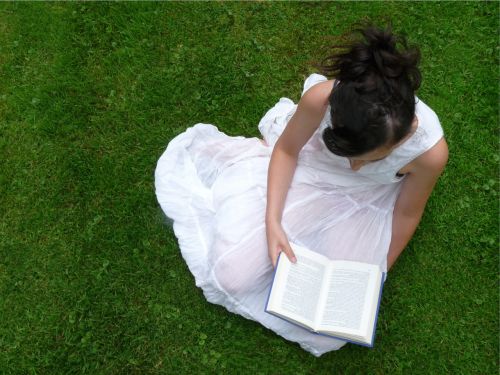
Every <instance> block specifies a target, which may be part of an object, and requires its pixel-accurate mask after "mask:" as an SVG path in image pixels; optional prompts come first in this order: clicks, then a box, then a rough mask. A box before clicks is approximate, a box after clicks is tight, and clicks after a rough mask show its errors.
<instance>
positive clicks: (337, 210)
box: [155, 74, 443, 356]
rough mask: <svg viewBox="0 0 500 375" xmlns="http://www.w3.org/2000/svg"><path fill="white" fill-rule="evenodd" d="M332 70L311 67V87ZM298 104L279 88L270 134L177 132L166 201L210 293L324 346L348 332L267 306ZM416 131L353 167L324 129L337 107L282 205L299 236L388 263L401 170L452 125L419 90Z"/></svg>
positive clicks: (268, 120)
mask: <svg viewBox="0 0 500 375" xmlns="http://www.w3.org/2000/svg"><path fill="white" fill-rule="evenodd" d="M324 80H327V78H326V77H325V76H323V75H320V74H311V75H310V76H309V77H308V78H307V79H306V81H305V83H304V89H303V92H302V94H304V92H305V91H306V90H307V89H309V88H310V87H311V86H312V85H314V84H316V83H318V82H321V81H324ZM296 107H297V105H296V104H295V103H294V102H293V101H292V100H290V99H288V98H284V97H283V98H280V100H279V101H278V103H276V105H275V106H274V107H272V108H271V109H270V110H269V111H267V113H266V114H265V115H264V117H263V118H262V119H261V121H260V122H259V124H258V127H259V130H260V132H261V134H262V136H263V137H264V139H265V140H266V142H267V143H268V145H267V146H266V145H263V144H262V143H261V142H260V141H259V139H258V138H245V137H242V136H237V137H231V136H228V135H226V134H224V133H222V132H220V131H219V130H218V129H217V128H216V127H215V126H214V125H211V124H203V123H198V124H196V125H194V126H192V127H189V128H188V129H187V130H186V131H185V132H183V133H181V134H179V135H178V136H176V137H175V138H174V139H172V140H171V141H170V143H169V144H168V146H167V148H166V150H165V152H164V153H163V154H162V155H161V157H160V159H159V160H158V164H157V167H156V170H155V187H156V195H157V198H158V202H159V204H160V205H161V208H162V209H163V211H164V212H165V214H166V215H167V216H168V217H170V218H171V219H172V220H173V228H174V232H175V235H176V237H177V238H178V241H179V248H180V250H181V253H182V256H183V258H184V259H185V261H186V263H187V265H188V267H189V269H190V271H191V273H192V274H193V276H194V278H195V282H196V285H197V286H198V287H200V288H202V290H203V293H204V295H205V297H206V299H207V300H208V301H209V302H211V303H215V304H219V305H222V306H224V307H226V308H227V310H229V311H231V312H233V313H236V314H240V315H242V316H244V317H245V318H247V319H252V320H255V321H257V322H259V323H261V324H262V325H263V326H265V327H267V328H269V329H271V330H273V331H274V332H276V333H277V334H279V335H281V336H282V337H284V338H285V339H287V340H290V341H294V342H297V343H299V344H300V346H301V347H302V348H303V349H305V350H307V351H309V352H311V353H312V354H313V355H315V356H320V355H322V354H324V353H326V352H329V351H332V350H337V349H339V348H341V347H342V346H343V345H345V343H346V342H345V341H343V340H338V339H334V338H329V337H324V336H320V335H316V334H314V333H310V332H308V331H307V330H305V329H302V328H300V327H297V326H295V325H293V324H291V323H288V322H286V321H284V320H283V319H280V318H277V317H275V316H273V315H271V314H268V313H266V312H265V311H264V308H265V304H266V301H267V296H268V293H269V288H270V285H271V281H272V276H273V267H272V265H271V262H270V259H269V257H268V252H267V242H266V233H265V223H264V217H265V207H266V189H267V169H268V164H269V160H270V156H271V152H272V147H273V146H274V144H275V142H276V140H277V139H278V137H279V136H280V134H281V132H282V131H283V129H284V128H285V126H286V124H287V122H288V120H289V119H290V117H291V116H292V114H293V112H294V111H295V109H296ZM416 114H417V117H418V119H419V125H418V128H417V131H416V132H415V133H414V134H413V135H412V137H411V138H409V139H408V140H407V141H406V142H405V143H403V144H402V145H400V146H399V147H398V148H396V149H395V150H394V151H393V152H392V153H391V154H390V155H389V156H388V157H387V158H385V159H383V160H381V161H377V162H373V163H370V164H367V165H365V166H363V167H361V169H360V170H358V171H352V170H351V169H350V165H349V161H348V160H347V159H346V158H343V157H339V156H336V155H334V154H332V153H331V152H330V151H329V150H328V149H327V148H326V146H325V145H324V143H323V141H322V139H321V132H322V130H323V129H324V127H325V126H329V124H330V122H329V120H330V119H329V110H327V111H326V113H325V117H324V119H323V121H322V123H321V125H320V127H319V128H318V130H317V131H316V132H315V133H314V134H313V136H312V137H311V139H310V140H309V141H308V142H307V144H306V145H305V146H304V148H303V149H302V151H301V152H300V154H299V160H298V164H297V169H296V171H295V175H294V178H293V181H292V184H291V186H290V190H289V192H288V195H287V199H286V202H285V209H284V212H283V221H282V224H283V227H284V229H285V231H286V233H287V235H288V238H289V239H290V240H291V241H294V242H296V243H297V244H299V245H303V246H305V247H308V248H310V249H311V250H314V251H317V252H318V253H321V254H324V255H326V256H328V257H329V258H331V259H346V260H359V261H364V262H369V263H373V264H378V265H380V266H381V268H382V270H383V271H386V270H387V252H388V249H389V244H390V240H391V231H392V212H393V208H394V204H395V201H396V199H397V195H398V193H399V190H400V188H401V182H402V180H403V179H404V177H396V173H397V172H398V170H400V169H401V168H402V167H403V166H404V165H406V164H407V163H408V162H409V161H411V160H412V159H414V158H415V157H417V156H418V155H420V154H421V153H423V152H425V151H426V150H428V149H429V148H430V147H432V146H433V145H434V144H435V143H436V142H437V141H438V140H439V139H440V138H441V137H442V136H443V131H442V128H441V125H440V123H439V120H438V118H437V116H436V114H435V113H434V112H433V111H432V109H430V108H429V107H428V106H427V105H426V104H424V103H423V102H422V101H421V100H418V98H417V105H416Z"/></svg>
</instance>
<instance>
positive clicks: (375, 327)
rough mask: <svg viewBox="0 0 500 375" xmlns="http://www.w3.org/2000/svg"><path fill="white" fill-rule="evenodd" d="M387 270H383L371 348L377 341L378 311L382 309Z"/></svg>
mask: <svg viewBox="0 0 500 375" xmlns="http://www.w3.org/2000/svg"><path fill="white" fill-rule="evenodd" d="M385 276H386V272H382V278H381V279H382V280H380V291H379V293H378V304H377V312H376V313H375V322H374V323H373V333H372V340H371V343H370V348H373V346H374V342H375V333H376V331H377V320H378V311H379V309H380V302H381V301H382V289H384V283H385Z"/></svg>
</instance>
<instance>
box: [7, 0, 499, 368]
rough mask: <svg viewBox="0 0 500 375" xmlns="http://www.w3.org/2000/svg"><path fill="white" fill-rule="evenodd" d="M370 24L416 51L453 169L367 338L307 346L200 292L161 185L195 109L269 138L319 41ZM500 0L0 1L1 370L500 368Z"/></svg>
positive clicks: (224, 126) (321, 49) (230, 130)
mask: <svg viewBox="0 0 500 375" xmlns="http://www.w3.org/2000/svg"><path fill="white" fill-rule="evenodd" d="M365 16H369V17H371V18H372V19H374V20H383V19H384V17H386V18H389V19H391V20H392V21H393V25H394V29H395V31H397V32H404V33H406V34H407V35H408V39H409V41H410V42H412V43H415V44H417V45H419V46H420V49H421V52H422V63H421V71H422V75H423V82H422V87H421V88H420V90H419V91H418V93H417V95H418V96H419V97H420V98H421V99H422V100H423V101H424V102H425V103H426V104H428V105H429V106H430V107H431V108H432V109H433V110H434V111H435V112H436V113H437V114H438V116H439V119H440V121H441V124H442V126H443V129H444V131H445V134H446V139H447V141H448V145H449V149H450V159H449V163H448V166H447V168H446V170H445V172H444V174H443V176H442V177H441V179H440V180H439V182H438V184H437V185H436V188H435V190H434V192H433V194H432V196H431V198H430V200H429V203H428V206H427V210H426V213H425V215H424V217H423V219H422V222H421V224H420V226H419V228H418V230H417V232H416V234H415V236H414V237H413V239H412V241H411V242H410V244H409V246H408V247H407V248H406V250H405V251H404V252H403V254H402V255H401V257H400V258H399V259H398V261H397V262H396V264H395V266H394V268H393V269H391V271H390V272H389V277H388V280H387V282H386V285H385V286H384V294H383V298H382V303H381V306H380V315H379V319H378V324H377V334H376V342H375V347H374V348H373V349H368V348H365V347H361V346H356V345H352V344H347V345H346V346H344V347H343V348H342V349H340V350H339V351H334V352H330V353H327V354H325V355H323V356H322V357H320V358H315V357H314V356H312V355H311V354H309V353H308V352H306V351H304V350H302V349H301V348H300V347H299V346H298V344H296V343H292V342H288V341H286V340H284V339H283V338H281V337H280V336H277V335H276V334H275V333H274V332H273V331H270V330H268V329H266V328H264V327H263V326H261V325H260V324H258V323H256V322H254V321H251V320H247V319H245V318H243V317H241V316H239V315H235V314H232V313H230V312H228V311H227V310H226V309H225V308H224V307H222V306H219V305H214V304H210V303H208V302H207V301H206V300H205V298H204V296H203V294H202V291H201V289H199V288H197V287H196V286H195V284H194V279H193V277H192V275H191V274H190V273H189V270H188V268H187V266H186V264H185V262H184V260H183V259H182V257H181V255H180V252H179V248H178V245H177V241H176V238H175V236H174V233H173V230H172V228H171V223H170V222H169V221H168V220H167V219H166V218H165V216H164V215H163V212H162V210H161V209H160V207H159V205H158V203H157V201H156V197H155V192H154V175H153V173H154V169H155V167H156V162H157V160H158V158H159V157H160V155H161V154H162V152H163V151H164V149H165V147H166V145H167V143H168V141H169V140H170V139H172V138H173V137H174V136H175V135H177V134H179V133H181V132H182V131H184V130H185V129H186V128H187V127H189V126H192V125H194V124H196V123H198V122H203V123H211V124H214V125H216V126H217V127H218V128H219V129H220V130H222V131H224V132H225V133H227V134H229V135H244V136H247V137H254V136H259V132H258V129H257V124H258V122H259V120H260V118H261V117H262V116H263V115H264V114H265V113H266V111H267V110H268V109H269V108H271V107H272V106H273V105H274V104H275V103H276V102H277V101H278V100H279V98H280V97H282V96H284V97H288V98H290V99H292V100H293V101H294V102H297V101H298V99H299V98H300V93H301V90H302V85H303V82H304V79H305V77H307V75H309V74H310V73H313V72H316V70H315V69H314V68H313V67H312V66H311V64H310V60H317V59H319V58H320V57H322V56H324V55H325V52H327V50H326V49H325V46H326V45H328V40H327V36H328V35H337V34H339V33H342V32H343V31H345V30H346V29H347V28H348V27H349V26H350V25H351V24H352V23H353V22H354V21H356V20H359V19H360V18H362V17H365ZM498 16H499V3H498V2H412V3H407V2H353V3H348V2H303V3H299V2H263V1H257V2H222V1H214V2H156V3H155V2H115V3H110V2H109V3H108V2H29V3H24V2H6V3H2V4H0V77H1V78H0V215H1V219H0V373H1V374H81V373H88V374H172V373H179V374H183V373H187V374H191V373H193V374H194V373H230V374H246V373H248V374H323V373H324V374H327V373H332V374H408V373H410V374H420V373H422V374H444V373H450V374H492V373H497V371H498V365H499V361H498V350H499V337H498V327H499V319H498V316H499V311H498V306H499V300H498V295H499V290H498V264H499V263H498V262H499V259H498V228H499V222H498V214H499V212H498V170H499V169H498V168H499V161H500V158H499V153H498V97H499V92H498V91H499V90H498V89H499V86H498V66H499V65H498V57H499V47H498V30H499V21H498V20H499V17H498Z"/></svg>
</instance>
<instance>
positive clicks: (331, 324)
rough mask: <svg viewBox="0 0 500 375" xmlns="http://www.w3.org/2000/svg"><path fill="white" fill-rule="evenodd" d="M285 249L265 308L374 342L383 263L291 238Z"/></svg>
mask: <svg viewBox="0 0 500 375" xmlns="http://www.w3.org/2000/svg"><path fill="white" fill-rule="evenodd" d="M290 245H291V246H292V249H293V251H294V253H295V256H296V258H297V263H292V262H290V260H289V259H288V257H287V256H286V254H283V252H281V253H280V254H279V257H278V263H277V266H276V269H275V272H274V278H273V283H272V286H271V289H270V291H269V296H268V299H267V303H266V308H265V311H266V312H268V313H271V314H273V315H276V316H278V317H280V318H283V319H285V320H288V321H289V322H291V323H294V324H296V325H298V326H300V327H303V328H306V329H308V330H310V331H312V332H315V333H318V334H322V335H326V336H331V337H335V338H338V339H342V340H344V341H349V342H352V343H354V344H359V345H363V346H368V347H373V342H374V340H375V328H376V325H377V316H378V309H379V306H380V300H381V297H382V288H383V285H384V281H385V273H384V272H382V271H381V270H380V267H379V266H378V265H374V264H369V263H362V262H353V261H345V260H330V259H328V258H327V257H325V256H323V255H321V254H318V253H315V252H313V251H311V250H308V249H306V248H304V247H301V246H298V245H296V244H293V243H290Z"/></svg>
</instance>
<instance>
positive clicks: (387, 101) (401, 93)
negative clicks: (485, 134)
mask: <svg viewBox="0 0 500 375" xmlns="http://www.w3.org/2000/svg"><path fill="white" fill-rule="evenodd" d="M355 26H358V27H357V28H355V29H353V31H352V32H351V33H349V34H344V35H343V36H342V39H344V40H345V39H348V40H347V42H346V43H343V44H340V45H338V44H337V45H334V46H331V48H332V49H333V50H334V51H333V54H332V55H330V56H327V57H326V58H325V59H323V60H322V63H323V64H320V65H317V64H316V66H317V67H318V68H319V69H320V70H321V71H322V73H323V74H324V75H326V76H330V77H331V78H335V79H336V82H335V84H336V85H335V86H334V88H333V90H332V93H331V94H330V98H329V102H330V110H331V112H330V114H331V120H332V127H331V128H330V127H328V128H326V129H325V130H324V132H323V140H324V141H325V144H326V146H327V147H328V149H329V150H330V151H332V152H333V153H335V154H337V155H340V156H358V155H362V154H364V153H367V152H370V151H372V150H375V149H376V148H379V147H383V146H385V147H391V146H393V145H395V144H397V143H398V142H399V141H400V140H402V139H403V138H404V137H405V136H406V135H408V134H409V132H410V131H411V125H412V122H413V118H414V115H415V91H416V90H417V89H418V88H419V87H420V82H421V75H420V71H419V69H418V67H417V66H418V64H419V62H420V51H419V49H418V47H413V48H412V49H408V46H407V42H406V38H405V37H404V36H398V35H394V34H393V33H392V30H391V29H392V28H391V26H390V25H389V26H388V27H387V28H386V29H380V28H378V27H376V26H374V25H373V24H372V23H371V22H369V21H364V22H361V23H357V24H355ZM356 33H360V34H361V38H360V37H357V38H356ZM398 43H400V44H401V45H402V46H403V47H404V48H403V49H401V48H399V49H398V48H397V46H396V45H397V44H398ZM325 61H327V64H324V62H325Z"/></svg>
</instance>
